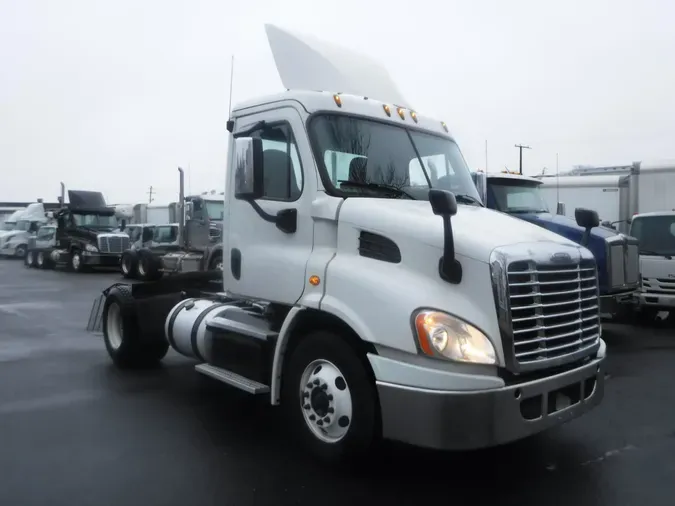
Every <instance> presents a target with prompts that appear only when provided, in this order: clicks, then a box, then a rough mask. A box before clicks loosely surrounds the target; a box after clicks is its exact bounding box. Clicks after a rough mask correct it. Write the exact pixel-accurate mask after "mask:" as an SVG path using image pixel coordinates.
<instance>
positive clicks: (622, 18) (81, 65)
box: [0, 0, 675, 203]
mask: <svg viewBox="0 0 675 506" xmlns="http://www.w3.org/2000/svg"><path fill="white" fill-rule="evenodd" d="M674 17H675V4H673V2H672V1H669V0H611V1H610V0H585V1H581V0H565V1H553V0H462V1H457V0H445V1H439V0H435V1H426V0H415V1H411V0H408V1H405V2H400V1H392V0H390V1H388V2H384V1H382V0H368V1H365V0H358V1H356V0H341V1H339V2H318V1H317V0H313V1H305V0H285V1H272V0H245V1H238V2H237V1H234V0H231V1H226V0H142V1H141V0H115V1H103V0H0V171H1V172H0V175H2V178H1V179H0V200H2V201H7V200H26V201H32V200H35V199H36V198H37V197H43V198H45V199H46V200H49V201H53V200H55V197H56V196H57V195H58V193H59V182H60V181H63V182H64V183H65V184H66V186H67V187H68V188H70V189H91V190H100V191H103V192H104V194H105V195H106V198H107V200H108V202H110V203H122V202H124V203H132V202H134V203H135V202H144V201H147V194H146V192H147V191H148V188H149V187H150V186H151V185H152V186H153V188H154V189H155V191H156V192H157V193H156V198H157V202H158V203H159V202H169V201H171V200H175V197H176V194H177V182H178V177H177V171H176V167H177V166H179V165H180V166H183V167H185V168H188V167H189V168H190V170H189V174H190V176H189V186H190V190H191V191H193V192H198V191H205V190H210V189H213V188H217V189H218V190H219V191H221V190H222V189H223V188H222V187H223V185H224V182H223V181H224V168H225V163H226V146H227V136H226V134H227V132H226V130H225V122H226V120H227V117H228V114H227V112H228V93H229V74H230V58H231V55H232V54H234V55H235V74H234V90H233V94H234V102H235V103H236V102H237V101H241V100H244V99H249V98H253V97H255V96H257V95H260V94H266V93H274V92H277V91H281V89H282V87H281V81H280V80H279V77H278V76H277V73H276V69H275V66H274V61H273V58H272V54H271V51H270V49H269V46H268V44H267V39H266V36H265V30H264V26H263V25H264V23H266V22H271V23H274V24H277V25H279V26H281V27H283V28H289V29H294V30H297V31H301V32H306V33H310V34H314V35H316V36H319V37H321V38H323V39H326V40H330V41H332V42H335V43H338V44H341V45H344V46H347V47H350V48H352V49H356V50H360V51H364V52H367V53H368V54H369V55H370V56H372V57H375V58H377V59H379V60H380V61H381V62H382V63H383V64H384V65H385V66H386V67H387V69H388V70H389V71H390V73H391V74H392V76H393V78H394V80H395V81H396V82H397V83H398V84H399V88H400V89H401V92H402V93H403V94H404V96H406V97H407V99H408V101H409V102H411V103H412V104H413V106H414V107H415V108H416V109H417V110H418V111H420V112H421V113H423V114H427V115H431V116H434V117H437V118H439V119H441V120H445V121H446V122H447V123H448V125H449V126H450V128H451V132H452V133H453V134H454V135H455V137H456V138H457V140H458V142H459V145H460V147H461V149H462V150H463V152H464V155H465V157H466V158H467V161H468V162H469V164H470V165H471V167H472V168H484V167H485V140H486V139H487V141H488V169H489V170H490V171H492V170H502V169H503V168H504V167H505V166H508V168H509V169H517V167H518V150H517V149H516V148H515V147H514V144H517V143H523V144H527V145H529V146H532V148H533V149H532V150H529V151H525V152H524V166H525V172H526V173H531V174H534V173H538V172H540V171H541V168H542V167H544V166H546V167H548V168H549V169H550V170H552V171H555V163H556V152H557V153H559V160H560V168H561V170H563V169H566V168H569V167H571V166H572V165H577V164H596V165H597V164H611V163H630V162H631V161H633V160H655V159H670V158H675V92H674V90H675V30H673V29H672V26H673V25H672V20H673V19H674Z"/></svg>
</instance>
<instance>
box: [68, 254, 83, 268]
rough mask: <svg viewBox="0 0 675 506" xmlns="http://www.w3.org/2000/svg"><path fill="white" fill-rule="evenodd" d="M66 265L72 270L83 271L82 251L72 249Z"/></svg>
mask: <svg viewBox="0 0 675 506" xmlns="http://www.w3.org/2000/svg"><path fill="white" fill-rule="evenodd" d="M68 267H70V270H71V271H73V272H78V273H79V272H84V271H85V266H84V264H83V263H82V253H81V252H80V250H76V249H74V250H73V251H71V252H70V258H69V259H68Z"/></svg>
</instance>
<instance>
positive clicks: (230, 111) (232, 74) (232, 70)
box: [227, 55, 234, 119]
mask: <svg viewBox="0 0 675 506" xmlns="http://www.w3.org/2000/svg"><path fill="white" fill-rule="evenodd" d="M233 82H234V55H232V60H231V62H230V104H229V106H228V109H227V119H230V116H231V115H232V83H233Z"/></svg>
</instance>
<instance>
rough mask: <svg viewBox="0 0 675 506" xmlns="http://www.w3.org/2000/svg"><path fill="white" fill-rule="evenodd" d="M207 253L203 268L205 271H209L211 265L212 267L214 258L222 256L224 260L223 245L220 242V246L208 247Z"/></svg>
mask: <svg viewBox="0 0 675 506" xmlns="http://www.w3.org/2000/svg"><path fill="white" fill-rule="evenodd" d="M205 253H206V254H205V255H204V265H203V267H202V268H203V269H204V270H206V269H208V267H209V265H211V260H212V259H213V257H215V256H217V255H220V256H221V258H222V256H223V243H222V242H219V243H218V244H215V245H213V246H210V247H208V248H207V249H206V252H205Z"/></svg>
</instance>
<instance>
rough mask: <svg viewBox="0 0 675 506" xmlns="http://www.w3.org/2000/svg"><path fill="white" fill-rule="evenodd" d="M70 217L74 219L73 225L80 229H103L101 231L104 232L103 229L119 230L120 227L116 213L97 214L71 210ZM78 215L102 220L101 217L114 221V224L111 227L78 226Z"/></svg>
mask: <svg viewBox="0 0 675 506" xmlns="http://www.w3.org/2000/svg"><path fill="white" fill-rule="evenodd" d="M70 215H71V217H72V219H73V223H74V224H75V226H76V227H78V228H89V229H101V230H103V229H110V230H114V229H115V228H117V227H118V226H119V223H118V220H117V217H116V216H115V213H114V212H113V213H107V212H105V213H103V212H100V213H95V212H87V211H85V212H83V211H81V210H77V209H71V210H70ZM76 215H77V216H97V217H99V218H101V217H105V218H110V219H112V221H113V223H112V224H110V225H81V224H78V223H77V220H75V216H76Z"/></svg>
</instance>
